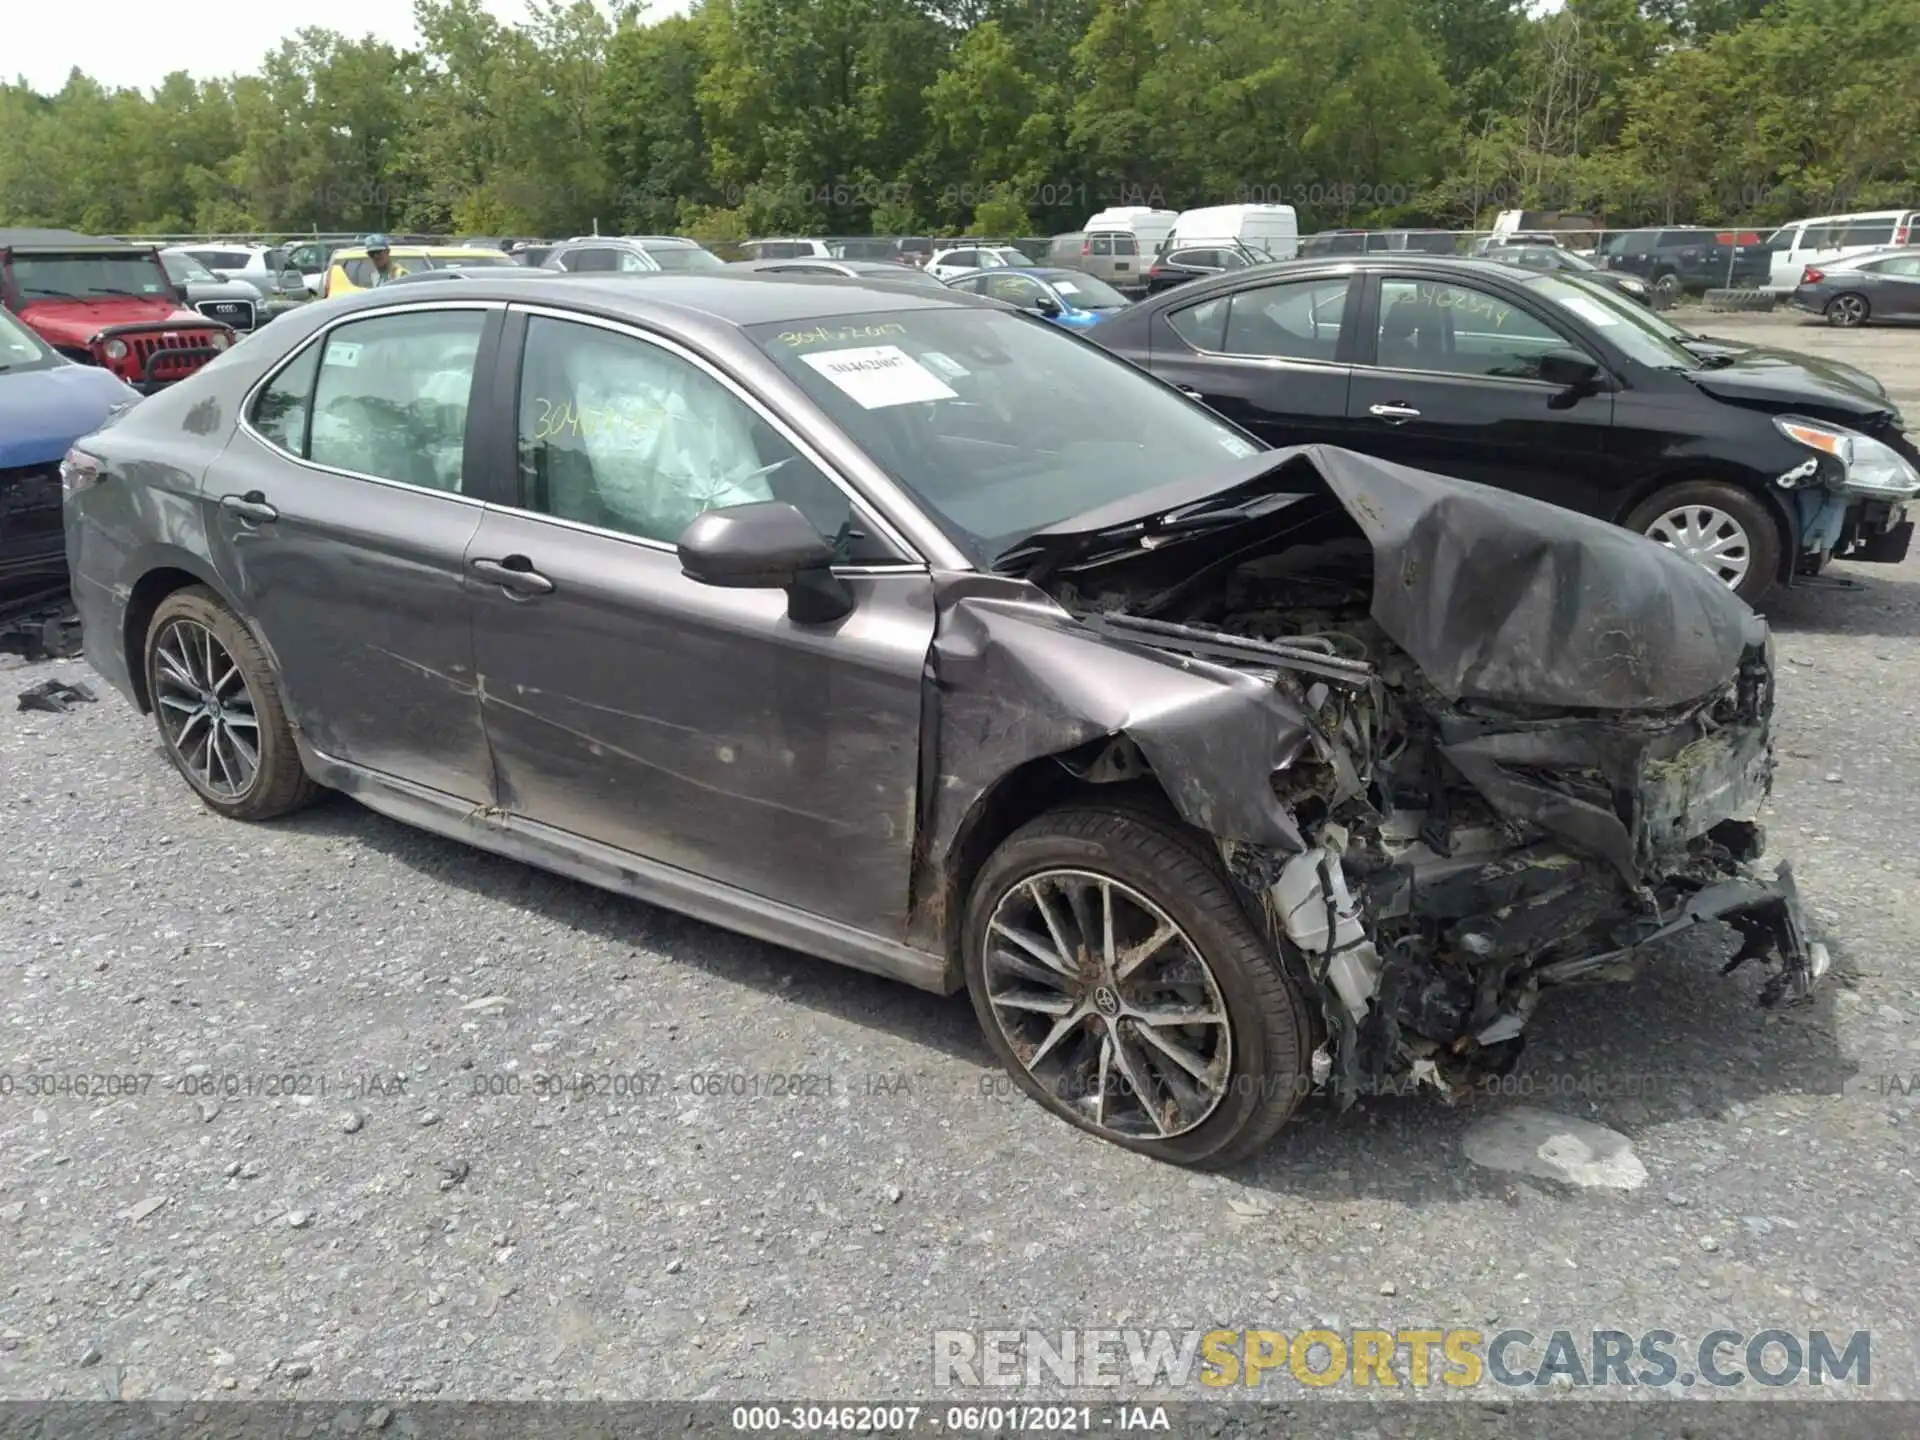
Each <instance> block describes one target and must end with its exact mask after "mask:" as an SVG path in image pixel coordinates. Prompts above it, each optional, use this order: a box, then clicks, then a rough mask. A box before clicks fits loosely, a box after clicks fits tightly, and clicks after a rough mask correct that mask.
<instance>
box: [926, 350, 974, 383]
mask: <svg viewBox="0 0 1920 1440" xmlns="http://www.w3.org/2000/svg"><path fill="white" fill-rule="evenodd" d="M920 363H921V364H922V365H924V366H926V367H927V369H929V370H931V371H933V373H934V374H936V375H938V376H939V377H940V378H941V379H942V380H964V379H966V378H967V376H969V375H971V374H972V373H973V372H972V371H971V370H969V369H967V367H966V366H964V365H962V364H961V363H960V362H959V361H958V360H956V359H954V358H953V357H952V356H951V355H943V354H941V353H940V352H939V351H938V350H922V351H921V352H920Z"/></svg>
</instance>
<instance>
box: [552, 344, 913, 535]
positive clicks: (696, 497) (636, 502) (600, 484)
mask: <svg viewBox="0 0 1920 1440" xmlns="http://www.w3.org/2000/svg"><path fill="white" fill-rule="evenodd" d="M518 449H519V461H520V487H521V496H522V498H523V499H524V501H525V502H526V504H527V506H528V508H530V509H533V510H537V511H539V512H540V513H542V514H545V515H552V516H555V517H557V518H559V519H562V520H573V521H577V522H578V523H580V524H583V525H592V526H595V527H596V528H598V529H602V530H615V531H618V532H619V533H621V534H623V535H632V536H636V537H638V538H639V539H642V540H657V541H661V542H663V543H665V544H669V545H671V544H673V543H674V542H675V541H677V540H678V539H679V538H680V534H681V532H682V531H683V530H685V529H686V528H687V526H688V525H689V524H691V523H692V521H693V519H694V517H696V516H698V515H700V514H702V513H703V512H705V511H707V510H714V509H720V508H723V507H725V506H728V505H747V504H751V503H753V502H755V501H764V500H785V501H788V502H789V503H791V504H793V505H795V506H797V507H798V508H799V509H800V511H801V513H802V514H804V515H805V516H806V517H807V518H808V519H809V520H811V521H812V522H813V523H814V525H815V526H816V527H817V528H818V529H819V531H820V533H821V535H822V536H823V537H824V538H825V539H826V540H828V541H829V542H830V543H833V544H835V545H836V548H837V551H838V553H839V555H840V557H841V559H843V560H845V561H848V562H851V563H872V562H877V561H884V560H897V559H901V558H903V557H901V556H899V555H897V554H895V553H894V552H893V551H892V550H890V549H889V548H887V546H886V544H885V542H884V541H882V540H880V539H879V538H878V536H877V534H876V532H875V531H874V529H873V527H872V526H871V525H870V524H863V523H861V522H859V521H858V520H856V518H855V516H854V512H853V507H852V504H851V502H850V501H849V499H848V497H847V494H846V492H845V491H844V490H842V489H840V487H839V486H837V485H835V484H834V483H833V481H832V480H830V479H828V478H827V476H826V475H825V474H824V473H823V472H822V471H821V470H820V469H819V468H818V467H817V466H816V465H814V464H813V462H812V461H810V460H808V459H807V458H806V457H805V456H803V455H802V454H801V453H800V452H799V451H798V450H796V449H795V448H794V447H793V445H792V444H791V443H789V442H788V441H787V440H786V438H785V437H784V436H782V435H781V434H780V432H779V431H777V430H775V429H774V428H773V427H772V426H771V425H769V424H768V423H767V422H766V421H765V420H764V419H762V418H761V417H760V415H759V414H758V413H757V412H755V411H754V409H753V408H752V407H751V406H749V405H748V404H746V403H745V402H744V401H743V400H741V399H740V397H739V396H737V395H735V394H734V393H733V392H732V391H731V390H729V389H728V388H727V387H726V386H725V385H722V384H721V383H720V382H719V381H718V380H716V379H714V378H713V376H711V375H709V374H708V373H707V372H706V371H704V370H702V369H701V368H700V367H699V366H697V365H695V364H693V363H692V362H691V361H689V360H685V359H682V358H681V357H680V356H678V355H676V354H674V353H673V352H672V351H670V350H666V349H663V348H661V347H660V346H658V345H654V344H650V343H648V342H647V341H644V340H638V339H635V338H634V337H633V336H631V335H622V334H619V333H617V332H615V331H610V330H603V329H601V328H600V327H598V326H594V325H580V324H575V323H573V322H571V321H566V320H554V319H550V318H548V317H546V316H539V315H536V316H534V317H533V318H532V319H531V320H529V321H528V324H527V346H526V351H525V354H524V357H523V359H522V362H521V372H520V418H519V442H518Z"/></svg>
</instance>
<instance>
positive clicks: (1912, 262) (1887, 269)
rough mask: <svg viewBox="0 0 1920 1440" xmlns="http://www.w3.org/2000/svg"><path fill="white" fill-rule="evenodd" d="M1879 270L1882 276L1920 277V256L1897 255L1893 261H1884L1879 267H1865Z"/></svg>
mask: <svg viewBox="0 0 1920 1440" xmlns="http://www.w3.org/2000/svg"><path fill="white" fill-rule="evenodd" d="M1865 268H1866V269H1869V270H1878V271H1879V272H1880V273H1881V274H1882V275H1904V276H1907V277H1909V278H1911V277H1913V276H1916V275H1920V255H1896V256H1894V257H1893V259H1891V260H1882V261H1880V262H1879V263H1878V264H1877V265H1869V266H1866V267H1865Z"/></svg>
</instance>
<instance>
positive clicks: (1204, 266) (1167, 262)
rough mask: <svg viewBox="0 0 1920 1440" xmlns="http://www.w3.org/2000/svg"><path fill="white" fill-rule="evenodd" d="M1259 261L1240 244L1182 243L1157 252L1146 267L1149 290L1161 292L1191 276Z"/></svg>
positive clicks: (1197, 277) (1220, 272) (1204, 275)
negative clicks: (1161, 252)
mask: <svg viewBox="0 0 1920 1440" xmlns="http://www.w3.org/2000/svg"><path fill="white" fill-rule="evenodd" d="M1259 263H1260V257H1258V256H1256V255H1254V254H1253V253H1252V252H1251V251H1249V250H1247V249H1245V248H1244V247H1243V246H1240V245H1237V244H1218V245H1182V246H1180V247H1179V248H1178V249H1175V250H1169V251H1167V252H1166V253H1165V254H1164V255H1160V256H1158V257H1157V258H1156V259H1155V260H1154V262H1153V264H1151V265H1149V266H1148V267H1147V293H1148V294H1149V295H1158V294H1159V293H1160V292H1161V291H1162V290H1171V289H1172V288H1173V287H1174V286H1176V285H1184V284H1186V283H1187V281H1189V280H1204V279H1206V278H1207V277H1208V276H1210V275H1223V274H1225V273H1226V272H1227V271H1229V270H1245V269H1247V268H1248V267H1249V266H1253V265H1257V264H1259Z"/></svg>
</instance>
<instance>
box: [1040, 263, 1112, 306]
mask: <svg viewBox="0 0 1920 1440" xmlns="http://www.w3.org/2000/svg"><path fill="white" fill-rule="evenodd" d="M1040 278H1041V279H1043V280H1045V281H1046V282H1047V283H1048V284H1049V285H1051V286H1053V288H1054V289H1056V290H1058V291H1059V292H1060V293H1061V294H1062V295H1063V296H1065V297H1066V301H1067V303H1068V304H1069V305H1071V306H1073V308H1074V309H1076V310H1119V309H1121V308H1123V307H1124V306H1125V305H1126V304H1127V297H1126V296H1124V295H1122V294H1121V293H1120V292H1119V291H1118V290H1116V289H1114V288H1113V287H1112V286H1111V285H1109V284H1107V282H1106V281H1104V280H1096V279H1094V278H1093V276H1091V275H1081V274H1079V273H1077V272H1075V271H1071V270H1049V271H1047V272H1045V273H1044V274H1043V275H1042V276H1041V277H1040Z"/></svg>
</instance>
